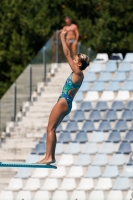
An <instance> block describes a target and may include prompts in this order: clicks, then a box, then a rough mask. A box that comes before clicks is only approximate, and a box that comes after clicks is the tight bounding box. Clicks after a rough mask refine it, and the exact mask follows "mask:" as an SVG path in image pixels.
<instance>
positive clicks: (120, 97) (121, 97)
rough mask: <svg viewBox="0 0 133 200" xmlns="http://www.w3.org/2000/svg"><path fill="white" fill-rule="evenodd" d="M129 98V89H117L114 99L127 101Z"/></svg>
mask: <svg viewBox="0 0 133 200" xmlns="http://www.w3.org/2000/svg"><path fill="white" fill-rule="evenodd" d="M129 99H130V93H129V91H119V92H118V94H117V96H116V98H115V100H116V101H127V100H129Z"/></svg>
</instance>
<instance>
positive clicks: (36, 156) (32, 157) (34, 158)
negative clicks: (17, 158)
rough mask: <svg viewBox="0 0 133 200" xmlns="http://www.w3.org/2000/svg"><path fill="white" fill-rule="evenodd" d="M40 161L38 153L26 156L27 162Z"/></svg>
mask: <svg viewBox="0 0 133 200" xmlns="http://www.w3.org/2000/svg"><path fill="white" fill-rule="evenodd" d="M38 161H39V156H38V155H36V154H29V155H28V157H27V158H26V161H25V162H26V163H36V162H38Z"/></svg>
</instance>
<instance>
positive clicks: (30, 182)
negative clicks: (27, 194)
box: [24, 178, 40, 191]
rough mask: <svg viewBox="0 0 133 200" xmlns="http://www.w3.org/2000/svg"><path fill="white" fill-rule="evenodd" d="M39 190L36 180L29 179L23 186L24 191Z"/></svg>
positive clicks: (38, 181)
mask: <svg viewBox="0 0 133 200" xmlns="http://www.w3.org/2000/svg"><path fill="white" fill-rule="evenodd" d="M38 189H40V180H39V179H38V178H29V179H28V180H27V182H26V184H25V186H24V190H31V191H32V190H33V191H34V190H38Z"/></svg>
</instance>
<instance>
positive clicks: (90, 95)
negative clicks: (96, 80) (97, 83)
mask: <svg viewBox="0 0 133 200" xmlns="http://www.w3.org/2000/svg"><path fill="white" fill-rule="evenodd" d="M98 99H99V95H98V92H96V91H89V92H87V94H86V97H85V98H84V100H83V101H97V100H98Z"/></svg>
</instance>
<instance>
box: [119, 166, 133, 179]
mask: <svg viewBox="0 0 133 200" xmlns="http://www.w3.org/2000/svg"><path fill="white" fill-rule="evenodd" d="M120 176H121V177H128V178H133V166H130V165H126V166H124V169H123V171H122V173H121V175H120Z"/></svg>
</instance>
